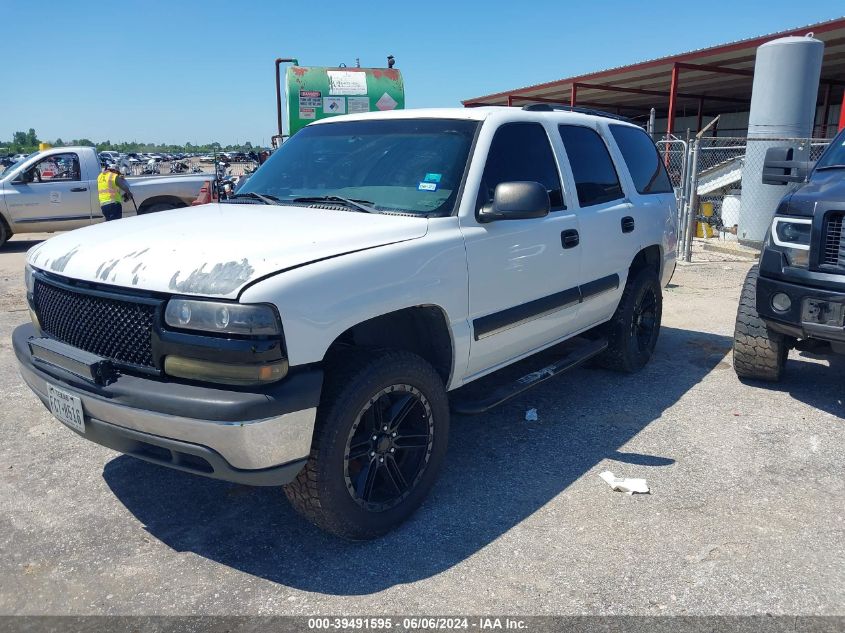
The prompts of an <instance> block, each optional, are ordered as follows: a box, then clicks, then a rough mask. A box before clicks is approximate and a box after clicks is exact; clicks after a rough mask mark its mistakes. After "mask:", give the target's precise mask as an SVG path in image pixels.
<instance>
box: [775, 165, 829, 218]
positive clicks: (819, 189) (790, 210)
mask: <svg viewBox="0 0 845 633" xmlns="http://www.w3.org/2000/svg"><path fill="white" fill-rule="evenodd" d="M843 174H845V170H842V169H829V170H828V169H825V170H822V171H814V172H813V173H812V175H811V176H810V180H809V181H808V182H806V183H804V184H803V185H801V186H800V187H799V188H798V189H796V190H794V191H793V192H791V193H789V194H787V195H786V196H784V198H783V200H781V202H780V204H779V205H778V211H777V212H778V213H780V214H783V215H803V216H812V215H813V214H814V213H815V210H816V204H817V203H819V202H834V203H840V204H841V203H843V202H845V178H843V177H842V175H843Z"/></svg>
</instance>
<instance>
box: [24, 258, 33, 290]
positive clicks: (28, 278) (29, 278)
mask: <svg viewBox="0 0 845 633" xmlns="http://www.w3.org/2000/svg"><path fill="white" fill-rule="evenodd" d="M23 275H24V281H25V283H26V291H27V292H28V293H29V294H32V293H33V292H35V277H34V276H33V274H32V266H30V265H29V264H27V265H26V268H25V269H24V273H23Z"/></svg>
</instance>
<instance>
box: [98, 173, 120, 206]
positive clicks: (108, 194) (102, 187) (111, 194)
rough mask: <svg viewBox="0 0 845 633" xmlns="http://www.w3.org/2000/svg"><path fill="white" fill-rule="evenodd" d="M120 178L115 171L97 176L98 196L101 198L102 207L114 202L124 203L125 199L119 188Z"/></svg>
mask: <svg viewBox="0 0 845 633" xmlns="http://www.w3.org/2000/svg"><path fill="white" fill-rule="evenodd" d="M118 178H119V176H118V175H117V174H116V173H114V172H113V171H104V172H101V173H100V175H99V176H97V195H98V196H99V198H100V206H103V205H104V204H111V203H112V202H122V201H123V197H122V195H121V192H120V189H119V188H118V186H117V179H118Z"/></svg>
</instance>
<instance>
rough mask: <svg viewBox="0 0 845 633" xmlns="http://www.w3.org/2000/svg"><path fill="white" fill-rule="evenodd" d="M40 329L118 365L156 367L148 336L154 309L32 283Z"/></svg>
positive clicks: (151, 329)
mask: <svg viewBox="0 0 845 633" xmlns="http://www.w3.org/2000/svg"><path fill="white" fill-rule="evenodd" d="M33 302H34V304H35V306H34V307H35V312H36V314H37V315H38V320H39V322H40V323H41V329H42V330H43V331H44V332H45V333H46V334H49V335H50V336H52V337H53V338H56V339H58V340H59V341H62V342H64V343H67V344H68V345H72V346H73V347H77V348H79V349H83V350H85V351H86V352H91V353H92V354H96V355H98V356H102V357H104V358H109V359H112V360H115V361H118V362H120V363H125V364H129V365H138V366H141V367H155V364H154V363H153V354H152V341H151V335H152V331H153V319H154V317H155V311H156V306H155V305H150V304H146V303H139V302H136V301H131V300H122V299H112V298H107V297H101V296H97V295H92V294H87V293H84V292H75V291H73V290H68V289H66V288H61V287H58V286H54V285H52V284H48V283H44V282H43V281H41V280H40V279H37V280H36V282H35V291H34V293H33Z"/></svg>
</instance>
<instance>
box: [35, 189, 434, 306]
mask: <svg viewBox="0 0 845 633" xmlns="http://www.w3.org/2000/svg"><path fill="white" fill-rule="evenodd" d="M427 230H428V220H427V219H426V218H414V217H406V216H396V215H381V214H379V215H377V214H367V213H358V212H355V211H345V210H330V209H318V208H306V207H301V206H267V205H257V204H207V205H202V206H197V207H188V208H184V209H173V210H170V211H163V212H161V213H155V214H151V215H143V216H137V217H132V218H125V219H123V220H119V221H117V222H104V223H102V224H98V225H96V226H90V227H86V228H84V229H78V230H76V231H71V232H69V233H65V234H63V235H59V236H57V237H54V238H52V239H50V240H48V241H46V242H43V243H41V244H39V245H38V246H35V247H34V248H32V249H31V250H30V251H29V253H28V254H27V262H28V263H29V264H30V265H31V266H33V267H35V268H38V269H41V270H45V271H47V272H52V273H55V274H58V275H62V276H64V277H68V278H71V279H79V280H83V281H89V282H94V283H101V284H109V285H114V286H123V287H127V288H137V289H139V290H149V291H155V292H167V293H173V294H181V295H196V296H205V297H225V298H229V299H235V298H237V296H238V294H239V293H240V291H241V290H242V289H243V288H244V287H245V286H246V285H248V284H249V283H250V282H251V281H254V280H256V279H259V278H261V277H265V276H267V275H271V274H273V273H278V272H281V271H283V270H286V269H288V268H293V267H296V266H301V265H303V264H307V263H309V262H313V261H317V260H321V259H327V258H330V257H337V256H338V255H344V254H347V253H353V252H355V251H360V250H364V249H368V248H374V247H377V246H384V245H387V244H393V243H396V242H402V241H406V240H412V239H416V238H419V237H422V236H424V235H425V234H426V231H427Z"/></svg>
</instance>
